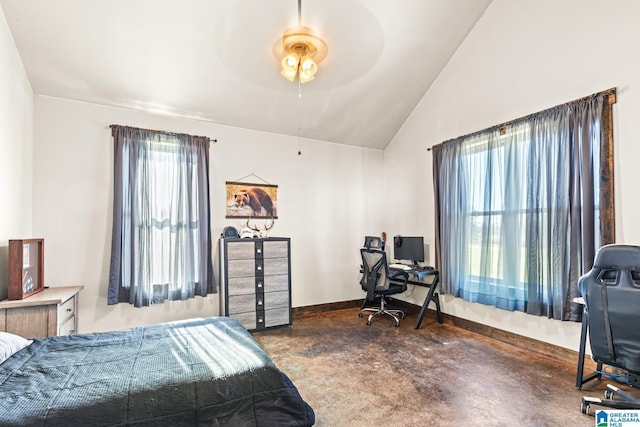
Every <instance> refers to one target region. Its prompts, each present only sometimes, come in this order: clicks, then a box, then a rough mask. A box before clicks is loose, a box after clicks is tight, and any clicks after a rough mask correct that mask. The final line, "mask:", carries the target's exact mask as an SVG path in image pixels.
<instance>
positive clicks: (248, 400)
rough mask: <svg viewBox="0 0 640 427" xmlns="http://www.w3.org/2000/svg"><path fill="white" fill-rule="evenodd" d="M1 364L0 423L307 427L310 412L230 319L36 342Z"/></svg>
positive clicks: (54, 338)
mask: <svg viewBox="0 0 640 427" xmlns="http://www.w3.org/2000/svg"><path fill="white" fill-rule="evenodd" d="M33 341H34V342H33V344H31V345H30V346H28V347H26V348H24V349H23V350H20V351H19V352H17V353H16V354H14V355H13V356H11V357H10V358H9V359H7V360H6V361H5V362H4V363H2V364H0V425H2V426H12V425H29V426H38V425H41V426H58V425H59V426H76V425H77V426H128V425H132V426H133V425H135V426H145V425H154V426H158V425H161V426H165V425H166V426H169V425H170V426H197V425H203V426H204V425H206V426H269V427H271V426H311V425H313V424H314V422H315V414H314V412H313V410H312V408H311V407H310V406H309V405H308V404H307V403H306V402H305V401H304V400H303V399H302V397H301V396H300V394H299V392H298V390H297V388H296V387H295V386H294V384H293V383H292V382H291V380H290V379H289V378H288V377H287V376H286V375H285V374H284V373H283V372H282V371H281V370H280V369H278V367H277V366H276V365H275V364H274V363H273V361H272V360H271V359H270V358H269V357H268V355H267V354H266V353H265V352H264V350H263V349H262V348H261V347H260V346H259V344H258V343H257V342H256V341H255V340H254V339H253V337H252V336H251V335H250V334H249V333H248V332H247V331H246V330H245V329H244V328H243V327H242V326H241V325H240V324H239V323H238V322H237V321H235V320H233V319H230V318H227V317H211V318H204V319H191V320H185V321H179V322H170V323H162V324H158V325H153V326H146V327H139V328H135V329H131V330H128V331H116V332H107V333H94V334H76V335H69V336H56V337H50V338H45V339H34V340H33Z"/></svg>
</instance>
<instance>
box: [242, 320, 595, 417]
mask: <svg viewBox="0 0 640 427" xmlns="http://www.w3.org/2000/svg"><path fill="white" fill-rule="evenodd" d="M414 321H415V316H407V318H406V319H404V320H403V321H402V324H401V326H400V327H398V328H396V327H395V326H394V325H393V323H392V321H391V320H390V319H388V318H376V319H374V321H373V324H372V325H371V326H367V325H366V318H360V317H358V309H356V308H353V309H343V310H336V311H331V312H326V313H319V314H310V315H306V316H305V317H303V318H302V319H296V320H295V321H294V324H293V326H292V327H287V328H277V329H270V330H265V331H260V332H255V333H254V334H253V335H254V337H255V338H256V340H257V341H258V342H259V343H260V344H261V345H262V346H263V347H264V349H265V350H266V351H267V353H268V354H269V355H270V356H271V358H272V359H273V360H274V361H275V363H276V364H277V365H278V367H280V369H282V370H283V371H284V372H285V373H286V374H287V375H288V376H289V377H290V378H291V380H292V381H293V382H294V384H295V385H296V386H297V388H298V390H299V391H300V394H301V395H302V397H303V398H304V399H305V400H306V401H307V402H308V403H309V404H310V405H311V406H312V407H313V409H314V411H315V413H316V424H315V425H316V426H319V427H342V426H349V427H350V426H445V425H446V426H456V427H463V426H485V427H486V426H594V425H595V421H594V418H593V417H590V416H587V415H585V414H582V412H581V411H580V403H581V397H582V396H583V395H589V396H596V397H602V395H603V391H604V389H605V382H602V383H596V382H592V383H590V384H586V385H585V386H584V387H583V390H577V389H576V387H575V378H576V362H577V358H576V361H568V362H567V363H563V362H559V361H557V360H554V359H550V358H547V357H545V356H540V355H538V354H535V353H531V352H528V351H524V350H522V349H519V348H516V347H514V346H511V345H508V344H505V343H502V342H499V341H495V340H493V339H490V338H486V337H484V336H482V335H478V334H475V333H472V332H469V331H466V330H463V329H460V328H457V327H455V326H451V325H447V324H444V325H439V324H438V323H437V322H436V321H435V319H434V318H431V317H426V318H425V320H424V322H423V323H422V327H421V328H420V329H418V330H415V329H413V324H414Z"/></svg>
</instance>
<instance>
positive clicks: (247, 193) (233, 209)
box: [226, 181, 278, 218]
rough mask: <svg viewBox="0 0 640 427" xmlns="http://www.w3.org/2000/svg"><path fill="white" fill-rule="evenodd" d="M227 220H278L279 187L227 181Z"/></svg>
mask: <svg viewBox="0 0 640 427" xmlns="http://www.w3.org/2000/svg"><path fill="white" fill-rule="evenodd" d="M226 185H227V218H255V217H267V218H278V210H277V201H278V200H277V199H278V186H277V185H271V184H248V183H244V182H229V181H227V183H226Z"/></svg>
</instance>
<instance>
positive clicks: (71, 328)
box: [58, 315, 77, 335]
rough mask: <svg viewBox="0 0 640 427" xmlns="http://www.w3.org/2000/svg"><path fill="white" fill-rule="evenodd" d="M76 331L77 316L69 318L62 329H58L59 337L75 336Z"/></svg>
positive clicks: (61, 326)
mask: <svg viewBox="0 0 640 427" xmlns="http://www.w3.org/2000/svg"><path fill="white" fill-rule="evenodd" d="M76 332H77V331H76V316H75V315H73V316H71V317H70V318H68V319H67V320H66V321H65V322H64V323H63V324H62V325H60V327H59V328H58V335H71V334H75V333H76Z"/></svg>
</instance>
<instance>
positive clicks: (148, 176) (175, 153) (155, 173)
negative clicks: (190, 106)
mask: <svg viewBox="0 0 640 427" xmlns="http://www.w3.org/2000/svg"><path fill="white" fill-rule="evenodd" d="M113 134H114V143H115V162H114V165H115V169H114V183H115V185H114V219H113V239H112V254H111V271H110V280H109V295H108V303H109V304H116V303H118V302H129V303H131V304H133V305H134V306H136V307H143V306H148V305H150V304H155V303H161V302H163V301H165V300H167V299H168V300H184V299H187V298H192V297H194V296H195V295H201V296H205V295H207V294H208V293H211V292H214V291H215V286H214V283H213V274H212V273H213V267H212V259H211V233H210V220H209V218H210V214H209V179H208V171H209V155H208V153H209V140H208V138H203V137H193V136H189V135H180V134H178V135H176V134H168V133H161V132H156V131H145V130H141V129H135V128H128V127H120V126H114V129H113Z"/></svg>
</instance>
